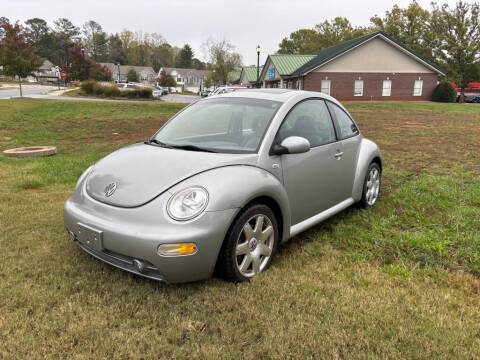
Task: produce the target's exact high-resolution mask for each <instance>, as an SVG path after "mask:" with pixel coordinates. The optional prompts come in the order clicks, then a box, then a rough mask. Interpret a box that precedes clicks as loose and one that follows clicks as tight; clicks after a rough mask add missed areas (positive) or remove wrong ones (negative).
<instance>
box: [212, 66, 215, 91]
mask: <svg viewBox="0 0 480 360" xmlns="http://www.w3.org/2000/svg"><path fill="white" fill-rule="evenodd" d="M212 72H213V90H215V69H213V71H212Z"/></svg>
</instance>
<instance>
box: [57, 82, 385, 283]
mask: <svg viewBox="0 0 480 360" xmlns="http://www.w3.org/2000/svg"><path fill="white" fill-rule="evenodd" d="M382 164H383V162H382V157H381V153H380V150H379V147H378V146H377V145H376V144H375V143H374V142H373V141H371V140H368V139H366V138H365V137H363V135H362V134H361V132H360V130H359V129H358V127H357V125H356V124H355V121H354V120H353V118H352V117H351V115H350V114H349V112H348V111H347V110H346V109H345V107H343V106H342V104H341V103H340V102H338V101H337V100H335V99H334V98H332V97H330V96H328V95H325V94H322V93H317V92H308V91H299V90H288V89H255V90H248V91H238V92H231V93H227V94H224V95H218V96H214V97H208V98H204V99H200V100H198V101H197V102H195V103H193V104H191V105H189V106H187V107H186V108H184V109H183V110H181V111H180V112H179V113H178V114H176V115H175V116H173V117H172V118H171V119H170V120H169V121H168V122H167V123H166V124H165V125H163V126H162V127H161V128H160V129H159V130H158V131H157V132H156V133H155V134H154V135H153V136H152V137H151V138H150V139H149V140H148V141H145V142H144V143H137V144H133V145H130V146H126V147H124V148H121V149H119V150H117V151H115V152H113V153H111V154H110V155H107V156H106V157H104V158H103V159H101V160H99V161H98V162H97V163H95V164H94V165H92V166H91V167H89V168H88V169H87V170H86V171H85V172H84V173H83V174H82V175H81V176H80V178H79V180H78V183H77V185H76V188H75V191H74V193H73V195H72V196H71V197H70V198H69V199H68V200H67V201H66V203H65V205H64V210H63V213H64V222H65V227H66V229H67V231H68V234H69V236H70V239H72V240H73V241H74V242H75V243H77V244H78V245H79V246H80V248H82V249H83V250H84V251H86V252H87V253H89V254H90V255H92V256H94V257H96V258H98V259H100V260H102V261H104V262H106V263H109V264H111V265H114V266H116V267H119V268H121V269H124V270H127V271H129V272H131V273H134V274H137V275H141V276H145V277H148V278H151V279H156V280H160V281H164V282H167V283H182V282H190V281H195V280H202V279H206V278H209V277H210V276H212V274H214V270H216V272H217V273H218V274H219V275H220V276H222V277H223V278H225V279H226V280H230V281H233V282H241V281H248V280H250V279H252V278H253V277H254V276H255V275H257V274H258V273H260V272H262V271H265V270H266V269H267V268H268V267H269V266H270V264H271V263H272V260H273V258H274V256H275V254H276V252H277V249H278V247H279V245H280V244H282V243H284V242H286V241H287V240H288V239H290V238H292V237H294V236H295V235H297V234H299V233H301V232H303V231H304V230H307V229H309V228H311V227H312V226H314V225H316V224H317V223H319V222H321V221H323V220H325V219H327V218H329V217H330V216H332V215H334V214H336V213H338V212H340V211H342V210H344V209H346V208H347V207H349V206H351V205H353V204H355V203H358V204H361V205H362V206H363V207H365V208H368V207H371V206H373V205H374V204H375V203H376V202H377V200H378V198H379V194H380V186H381V175H382V168H383V165H382ZM346 221H348V220H346Z"/></svg>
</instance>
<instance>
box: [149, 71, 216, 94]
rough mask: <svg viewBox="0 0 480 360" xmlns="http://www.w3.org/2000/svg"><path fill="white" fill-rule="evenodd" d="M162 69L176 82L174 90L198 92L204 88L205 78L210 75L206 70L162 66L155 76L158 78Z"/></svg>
mask: <svg viewBox="0 0 480 360" xmlns="http://www.w3.org/2000/svg"><path fill="white" fill-rule="evenodd" d="M163 70H165V72H166V73H167V75H171V76H172V77H173V79H174V80H175V82H176V83H177V86H176V87H175V88H174V89H175V91H176V92H183V91H190V92H193V93H195V94H198V93H199V92H200V91H201V90H203V89H204V88H205V80H206V78H207V76H209V75H210V71H208V70H196V69H181V68H169V67H162V68H160V70H159V71H158V76H157V78H160V74H161V72H162V71H163Z"/></svg>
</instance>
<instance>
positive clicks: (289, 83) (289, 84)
mask: <svg viewBox="0 0 480 360" xmlns="http://www.w3.org/2000/svg"><path fill="white" fill-rule="evenodd" d="M287 87H288V88H289V89H291V88H292V81H291V80H289V81H288V85H287Z"/></svg>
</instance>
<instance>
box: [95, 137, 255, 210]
mask: <svg viewBox="0 0 480 360" xmlns="http://www.w3.org/2000/svg"><path fill="white" fill-rule="evenodd" d="M257 158H258V155H257V154H219V153H207V152H199V151H187V150H180V149H168V148H162V147H158V146H152V145H147V144H135V145H131V146H127V147H125V148H122V149H120V150H117V151H115V152H113V153H112V154H110V155H108V156H106V157H104V158H103V159H101V160H100V161H99V162H97V163H96V164H95V166H94V167H93V169H92V171H91V172H90V174H89V175H88V178H87V180H86V182H87V183H86V190H87V193H88V194H89V195H90V196H91V197H93V198H94V199H96V200H98V201H101V202H103V203H106V204H110V205H115V206H120V207H137V206H140V205H143V204H145V203H147V202H149V201H150V200H152V199H154V198H155V197H157V196H158V195H160V194H161V193H163V192H164V191H166V190H168V189H169V188H170V187H172V186H173V185H175V184H178V183H179V182H181V181H182V180H185V179H187V178H189V177H191V176H193V175H195V174H198V173H200V172H203V171H206V170H210V169H214V168H218V167H222V166H228V165H255V164H256V161H257ZM107 188H108V189H107ZM107 190H110V191H107ZM107 195H108V196H107Z"/></svg>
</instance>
